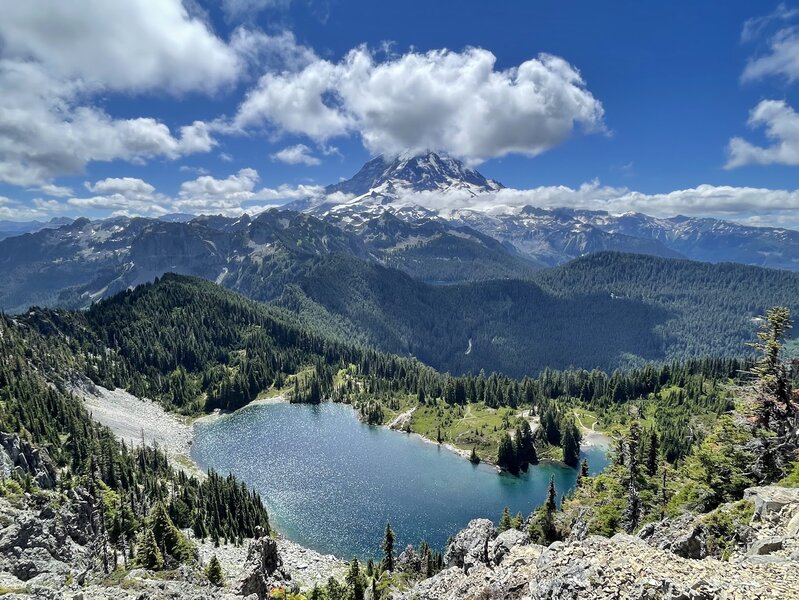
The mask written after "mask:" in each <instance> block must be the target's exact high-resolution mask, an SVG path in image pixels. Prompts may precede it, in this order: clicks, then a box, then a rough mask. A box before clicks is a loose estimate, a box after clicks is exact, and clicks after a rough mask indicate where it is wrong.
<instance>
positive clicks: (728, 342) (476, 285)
mask: <svg viewBox="0 0 799 600" xmlns="http://www.w3.org/2000/svg"><path fill="white" fill-rule="evenodd" d="M796 298H799V274H797V273H793V272H788V271H777V270H772V269H762V268H758V267H747V266H743V265H737V264H707V263H698V262H693V261H687V260H677V259H664V258H657V257H652V256H643V255H627V254H619V253H611V252H608V253H599V254H594V255H590V256H588V257H585V258H582V259H577V260H575V261H572V262H571V263H568V264H566V265H563V266H561V267H557V268H554V269H544V270H541V271H538V272H537V273H534V274H532V275H531V276H530V277H529V278H528V279H527V280H524V281H522V280H513V279H505V280H502V279H497V280H492V281H478V282H472V283H463V284H457V285H443V286H430V285H428V284H425V283H422V282H420V281H416V280H413V279H411V278H410V277H408V276H406V275H404V274H403V273H400V272H398V271H396V270H394V269H387V268H384V267H381V266H379V265H374V264H370V263H368V262H364V261H361V260H357V259H355V258H353V257H351V256H346V255H342V254H332V255H328V256H323V257H317V258H314V259H313V260H312V261H310V262H309V263H308V264H307V271H305V272H304V273H303V275H302V277H299V278H297V279H296V280H295V282H294V283H293V284H292V285H291V286H289V287H287V288H285V289H284V291H283V293H282V294H281V295H280V296H279V297H277V298H276V299H275V302H276V303H278V304H280V305H281V306H284V307H286V308H289V309H291V310H293V311H295V312H297V313H299V314H300V315H301V316H302V317H303V318H304V319H306V321H308V322H309V323H312V324H313V326H314V327H315V328H317V329H318V330H320V331H328V332H329V333H331V334H335V335H340V336H341V335H344V336H347V337H348V338H349V339H356V340H358V341H360V342H362V343H364V344H367V345H369V346H372V347H376V348H380V349H382V350H384V351H388V352H392V353H395V354H400V355H406V356H407V355H410V356H414V357H416V358H418V359H419V360H421V361H422V362H424V363H426V364H429V365H431V366H433V367H435V368H437V369H438V370H441V371H449V372H451V373H458V374H461V373H477V372H479V371H480V369H485V370H486V371H499V372H503V373H506V374H508V375H512V376H515V377H523V376H525V375H528V376H534V375H537V374H538V373H540V372H541V371H542V370H543V369H545V368H558V369H568V368H587V369H593V368H599V369H603V370H609V371H612V370H614V369H616V368H632V367H637V366H642V365H644V364H646V363H647V362H652V361H669V360H675V359H676V360H681V359H685V358H692V357H701V356H708V355H710V356H727V357H742V356H746V355H747V354H749V353H748V351H747V349H746V347H745V342H746V341H747V340H749V339H750V338H751V337H752V335H754V332H755V330H756V328H757V323H756V322H755V319H756V317H758V316H759V315H762V314H763V313H764V312H765V311H766V310H767V309H768V308H769V307H771V306H775V305H784V306H788V307H789V308H792V309H793V310H794V311H796V310H797V309H799V305H797V300H796ZM697 331H701V332H702V335H696V332H697ZM470 340H471V351H469V352H468V353H467V352H466V350H467V348H468V346H469V341H470ZM575 340H579V343H575Z"/></svg>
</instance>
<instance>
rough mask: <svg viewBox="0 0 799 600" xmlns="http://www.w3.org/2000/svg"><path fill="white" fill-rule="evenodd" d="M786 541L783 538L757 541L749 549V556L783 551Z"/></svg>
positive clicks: (768, 538)
mask: <svg viewBox="0 0 799 600" xmlns="http://www.w3.org/2000/svg"><path fill="white" fill-rule="evenodd" d="M783 545H784V541H783V539H782V538H781V537H776V536H771V537H767V538H760V539H758V540H755V541H754V542H753V543H752V545H751V546H750V548H749V554H751V555H754V556H761V555H764V554H772V553H773V552H777V551H778V550H782V547H783Z"/></svg>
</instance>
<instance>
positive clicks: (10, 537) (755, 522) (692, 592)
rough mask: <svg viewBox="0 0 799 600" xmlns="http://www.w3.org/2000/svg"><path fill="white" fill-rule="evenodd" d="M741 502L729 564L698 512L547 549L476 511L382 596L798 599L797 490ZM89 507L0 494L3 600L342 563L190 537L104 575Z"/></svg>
mask: <svg viewBox="0 0 799 600" xmlns="http://www.w3.org/2000/svg"><path fill="white" fill-rule="evenodd" d="M746 499H747V500H748V501H750V502H751V503H752V504H753V506H754V516H753V517H752V520H751V522H750V523H749V524H748V525H742V526H740V527H739V530H738V531H736V532H735V534H734V536H733V538H734V539H733V540H732V541H733V542H734V543H733V544H732V545H731V548H732V551H731V555H730V558H729V560H720V559H718V558H715V557H713V556H709V555H708V554H709V553H708V551H707V548H708V536H709V535H710V533H709V531H708V530H707V525H706V524H705V522H704V521H703V520H702V518H701V517H690V516H684V517H680V518H678V519H667V520H665V521H662V522H660V523H656V524H652V525H650V526H647V527H644V529H643V530H642V531H641V532H640V534H639V536H630V535H622V534H619V535H616V536H614V537H612V538H603V537H598V536H591V537H586V538H584V539H579V538H580V535H578V534H573V536H572V538H571V539H569V540H567V541H565V542H556V543H554V544H552V545H550V546H549V547H543V546H539V545H536V544H532V543H530V541H529V538H528V536H527V535H526V534H525V533H524V532H522V531H519V530H515V529H511V530H508V531H505V532H502V533H499V532H498V531H497V530H496V528H495V527H494V524H493V523H492V522H491V521H488V520H486V519H477V520H474V521H472V522H471V523H469V526H468V527H467V528H465V529H464V530H462V531H460V532H459V533H458V534H457V535H456V536H455V537H454V538H453V539H452V541H451V542H450V544H449V545H448V546H447V548H446V552H445V555H444V561H445V565H446V568H445V569H444V570H443V571H442V572H440V573H438V574H437V575H435V576H434V577H432V578H430V579H427V580H424V581H421V582H420V583H418V584H416V585H415V586H413V587H412V588H410V589H408V590H405V591H401V592H395V593H394V594H393V598H394V600H411V599H413V600H455V599H458V600H460V599H472V598H473V599H482V600H489V599H497V600H500V599H502V600H504V599H508V600H514V599H519V600H521V599H530V600H533V599H544V598H552V599H556V598H557V599H592V600H593V599H599V600H602V599H611V598H627V599H631V600H638V599H655V598H666V599H672V600H677V599H681V600H682V599H684V600H705V599H708V600H709V599H716V598H720V599H727V598H729V599H735V598H741V599H744V598H746V599H749V598H752V599H770V598H774V599H777V598H779V599H784V598H799V537H798V533H797V532H798V531H799V489H788V488H781V487H778V486H766V487H759V488H750V489H749V490H747V491H746ZM98 514H99V512H98V510H97V507H96V506H95V505H94V501H93V500H92V498H91V496H89V495H88V494H87V493H85V492H83V491H81V490H80V489H76V490H70V491H69V492H67V493H66V494H64V495H59V494H56V493H55V492H46V493H41V494H37V495H21V496H18V497H16V498H0V525H2V529H1V530H0V595H3V593H4V595H3V597H4V598H9V599H11V600H16V599H30V598H43V599H70V600H89V599H92V600H94V599H103V598H105V599H109V600H111V599H113V600H123V599H124V600H133V599H137V600H145V599H155V598H174V599H178V598H194V599H198V600H202V599H208V600H210V599H220V600H221V599H228V600H230V599H233V598H248V599H249V600H260V599H263V598H266V597H267V596H268V594H269V592H270V591H271V590H272V589H273V588H276V587H280V588H284V589H288V590H297V589H300V588H301V589H308V588H309V587H311V586H313V585H314V584H315V583H324V582H325V581H327V578H328V577H336V578H338V579H340V580H341V579H343V575H344V572H345V570H346V565H345V563H343V562H342V561H340V560H338V559H335V558H334V557H332V556H322V555H319V554H318V553H315V552H313V551H311V550H308V549H305V548H302V547H300V546H298V545H297V544H293V543H291V542H288V541H287V540H283V539H274V538H271V537H267V536H260V537H258V538H256V539H253V540H248V541H247V542H246V543H245V544H244V545H243V546H233V545H222V546H220V547H214V546H213V545H212V544H210V543H209V542H202V543H200V542H197V541H196V540H195V541H196V542H197V545H198V549H199V557H200V560H199V565H195V566H191V567H190V566H182V567H180V568H179V569H177V570H175V571H169V572H161V573H153V572H149V571H146V570H143V569H131V570H129V571H117V572H116V573H114V574H112V575H110V576H108V575H105V574H104V571H105V565H104V560H103V554H102V552H101V546H100V544H99V543H98V535H97V532H98V518H99V517H98ZM578 531H579V528H578ZM214 554H216V555H217V557H218V558H219V560H220V561H221V563H222V567H223V571H224V573H225V580H226V581H225V585H224V587H223V588H216V587H213V586H212V585H211V584H210V583H209V582H208V581H207V579H206V578H205V576H204V575H203V573H202V567H203V565H205V564H207V563H208V561H209V560H210V557H211V556H212V555H214ZM109 561H110V562H111V563H112V564H110V565H109V566H110V567H113V559H112V558H109ZM121 561H122V559H121V557H117V563H118V564H120V563H121ZM120 566H121V565H120ZM397 568H398V569H399V570H406V571H408V572H409V573H414V572H418V571H419V569H420V564H419V557H418V556H417V555H416V554H415V552H413V551H411V550H406V551H405V552H403V553H401V555H400V556H399V557H398V558H397Z"/></svg>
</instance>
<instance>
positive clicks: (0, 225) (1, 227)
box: [0, 217, 73, 240]
mask: <svg viewBox="0 0 799 600" xmlns="http://www.w3.org/2000/svg"><path fill="white" fill-rule="evenodd" d="M72 221H73V219H70V218H69V217H53V218H52V219H50V220H49V221H8V220H0V240H4V239H5V238H8V237H13V236H15V235H22V234H24V233H33V232H35V231H40V230H42V229H45V228H58V227H61V226H62V225H68V224H69V223H71V222H72Z"/></svg>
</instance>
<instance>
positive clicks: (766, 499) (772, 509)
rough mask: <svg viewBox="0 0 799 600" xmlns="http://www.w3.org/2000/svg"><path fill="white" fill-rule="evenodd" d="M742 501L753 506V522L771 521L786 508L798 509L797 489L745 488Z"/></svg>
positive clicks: (776, 486)
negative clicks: (793, 507) (746, 501)
mask: <svg viewBox="0 0 799 600" xmlns="http://www.w3.org/2000/svg"><path fill="white" fill-rule="evenodd" d="M744 500H749V501H750V502H752V503H753V504H754V505H755V514H754V516H753V517H752V520H753V521H772V520H775V519H778V518H779V517H780V514H781V513H782V511H783V509H784V508H785V507H786V506H790V505H794V506H795V507H797V508H799V488H785V487H780V486H778V485H765V486H761V487H753V488H747V489H746V490H744Z"/></svg>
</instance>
